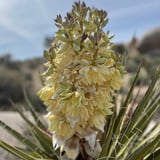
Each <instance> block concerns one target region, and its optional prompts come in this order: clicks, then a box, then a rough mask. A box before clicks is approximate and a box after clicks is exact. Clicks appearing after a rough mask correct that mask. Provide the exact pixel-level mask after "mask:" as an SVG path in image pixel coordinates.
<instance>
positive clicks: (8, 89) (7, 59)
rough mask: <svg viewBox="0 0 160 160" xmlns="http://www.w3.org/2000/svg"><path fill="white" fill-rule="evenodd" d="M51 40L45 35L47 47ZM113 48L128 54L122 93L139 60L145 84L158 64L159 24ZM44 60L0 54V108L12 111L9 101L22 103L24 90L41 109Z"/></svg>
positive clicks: (141, 75)
mask: <svg viewBox="0 0 160 160" xmlns="http://www.w3.org/2000/svg"><path fill="white" fill-rule="evenodd" d="M53 39H54V38H51V37H46V38H45V41H44V44H45V46H46V48H49V46H50V45H51V43H52V41H53ZM113 49H114V50H116V52H118V53H120V54H122V55H123V56H128V57H127V59H128V60H127V64H126V71H127V74H126V75H125V76H124V79H125V81H126V83H124V84H125V85H124V89H123V90H124V92H125V88H127V87H128V84H129V83H130V81H132V79H133V76H134V73H135V71H136V69H137V67H138V65H139V64H140V63H141V62H143V68H142V70H141V74H140V77H139V80H138V83H137V85H140V84H141V82H143V85H144V86H145V85H147V83H148V80H149V79H150V78H151V76H152V75H153V74H154V73H152V72H153V71H154V68H156V66H158V65H159V64H160V27H157V28H155V29H151V30H149V31H148V32H146V33H145V34H144V36H143V37H141V38H140V39H137V38H136V37H133V38H132V41H131V42H128V43H126V44H123V43H121V44H115V46H114V48H113ZM44 62H45V60H44V59H43V58H33V59H28V60H24V61H18V60H16V61H15V60H12V56H11V54H10V53H6V54H3V55H2V56H1V57H0V82H1V83H0V110H13V107H11V103H10V101H13V102H15V103H19V104H25V98H24V93H23V90H25V91H26V93H27V95H28V98H29V99H30V101H31V103H32V104H33V106H34V107H35V109H36V110H37V111H40V112H41V111H44V109H45V107H44V106H43V104H42V103H41V101H40V100H39V98H38V96H37V91H38V90H39V89H40V88H41V87H42V81H41V77H40V74H41V73H42V72H43V71H44V70H45V68H44V65H43V64H44Z"/></svg>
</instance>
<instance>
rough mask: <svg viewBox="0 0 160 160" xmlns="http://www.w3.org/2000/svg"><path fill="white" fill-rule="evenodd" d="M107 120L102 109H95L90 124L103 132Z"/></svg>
mask: <svg viewBox="0 0 160 160" xmlns="http://www.w3.org/2000/svg"><path fill="white" fill-rule="evenodd" d="M105 122H106V115H105V114H104V113H103V112H102V111H100V110H95V111H94V114H93V115H92V116H91V117H90V118H89V124H90V125H91V126H92V127H95V128H96V129H99V130H101V131H102V132H103V131H104V125H105Z"/></svg>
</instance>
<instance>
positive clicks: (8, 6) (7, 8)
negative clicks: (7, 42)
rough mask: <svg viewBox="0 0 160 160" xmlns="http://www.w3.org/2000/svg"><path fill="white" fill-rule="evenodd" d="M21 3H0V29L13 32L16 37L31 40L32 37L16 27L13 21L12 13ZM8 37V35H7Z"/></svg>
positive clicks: (14, 0)
mask: <svg viewBox="0 0 160 160" xmlns="http://www.w3.org/2000/svg"><path fill="white" fill-rule="evenodd" d="M20 3H22V2H21V1H19V0H11V1H10V2H9V3H8V1H0V27H1V28H4V29H5V30H8V31H9V32H13V33H15V34H17V35H18V36H20V37H22V38H25V39H27V40H31V39H32V35H31V34H30V33H29V32H26V31H25V30H24V29H22V28H20V27H18V26H17V25H16V19H13V17H12V13H13V12H14V11H16V10H17V9H18V5H19V4H20ZM7 36H8V35H7Z"/></svg>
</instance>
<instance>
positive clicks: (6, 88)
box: [0, 66, 23, 105]
mask: <svg viewBox="0 0 160 160" xmlns="http://www.w3.org/2000/svg"><path fill="white" fill-rule="evenodd" d="M0 82H1V83H0V104H1V105H7V104H9V103H10V102H9V99H11V100H13V101H15V102H18V101H22V100H23V91H22V86H23V77H22V75H21V74H20V73H19V72H17V71H11V70H9V69H7V68H5V67H2V66H1V68H0Z"/></svg>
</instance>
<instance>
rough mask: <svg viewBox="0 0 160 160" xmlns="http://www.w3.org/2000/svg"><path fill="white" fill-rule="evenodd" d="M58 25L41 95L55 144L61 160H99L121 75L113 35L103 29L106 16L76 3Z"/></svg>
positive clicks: (46, 55)
mask: <svg viewBox="0 0 160 160" xmlns="http://www.w3.org/2000/svg"><path fill="white" fill-rule="evenodd" d="M55 22H56V26H57V27H58V31H57V32H56V36H55V38H54V42H53V44H52V47H51V48H50V49H49V50H48V51H45V52H44V57H45V58H46V59H47V63H46V64H45V65H46V66H47V71H46V72H45V73H44V74H43V76H44V78H45V82H44V87H43V88H42V89H41V90H40V92H39V96H40V98H41V99H42V101H44V104H45V105H46V106H47V110H48V115H47V119H48V122H49V131H50V132H51V133H52V135H53V146H54V147H55V148H58V147H61V157H62V159H63V157H66V159H67V158H68V159H76V158H77V157H78V156H80V155H81V156H82V157H83V154H85V156H86V155H88V156H89V157H97V156H99V154H100V152H101V146H100V143H99V139H98V138H97V133H98V132H103V131H104V126H105V124H106V116H109V115H111V114H112V108H113V107H114V104H113V97H114V96H115V91H118V90H120V88H121V85H122V81H121V75H122V73H123V66H122V65H121V63H120V58H119V56H118V55H117V54H115V52H114V51H113V50H112V49H111V48H112V43H111V42H110V39H111V38H112V37H109V33H108V32H107V33H105V32H104V31H103V30H102V29H103V28H104V27H105V26H106V24H107V22H108V19H107V13H106V12H105V11H103V10H98V9H95V8H92V9H91V8H89V7H87V6H86V4H85V3H84V2H83V3H81V2H75V4H74V5H73V9H72V11H71V12H70V13H67V16H66V17H65V18H64V19H63V18H62V17H61V16H60V15H58V16H57V18H56V20H55ZM82 152H83V154H82Z"/></svg>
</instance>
